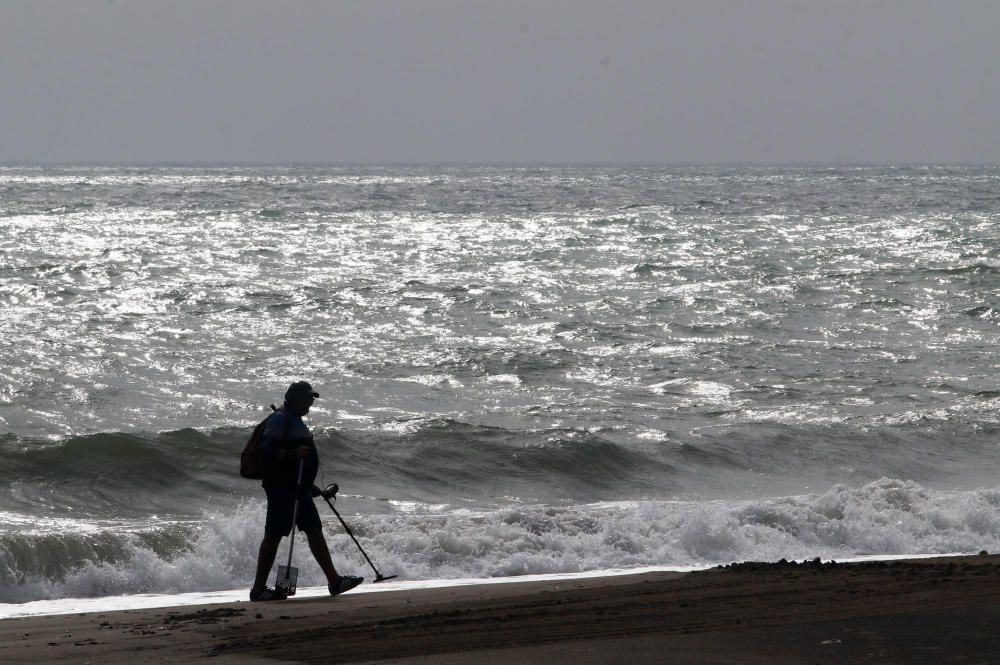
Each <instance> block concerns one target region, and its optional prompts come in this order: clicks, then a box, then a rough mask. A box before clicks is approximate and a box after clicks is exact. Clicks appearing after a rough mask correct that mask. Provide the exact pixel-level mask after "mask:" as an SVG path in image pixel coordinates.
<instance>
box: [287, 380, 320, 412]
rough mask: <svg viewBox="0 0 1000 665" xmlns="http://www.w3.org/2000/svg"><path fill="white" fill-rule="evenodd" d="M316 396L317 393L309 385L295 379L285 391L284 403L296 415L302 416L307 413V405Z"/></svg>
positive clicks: (309, 404)
mask: <svg viewBox="0 0 1000 665" xmlns="http://www.w3.org/2000/svg"><path fill="white" fill-rule="evenodd" d="M317 397H319V393H318V392H316V391H314V390H313V389H312V386H311V385H309V384H308V383H307V382H305V381H296V382H295V383H293V384H292V385H290V386H288V390H286V391H285V404H287V405H288V407H289V408H290V409H291V410H292V411H294V412H295V413H297V414H298V415H300V416H304V415H306V414H307V413H309V407H311V406H312V403H313V400H314V399H316V398H317Z"/></svg>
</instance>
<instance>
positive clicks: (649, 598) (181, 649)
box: [0, 555, 1000, 665]
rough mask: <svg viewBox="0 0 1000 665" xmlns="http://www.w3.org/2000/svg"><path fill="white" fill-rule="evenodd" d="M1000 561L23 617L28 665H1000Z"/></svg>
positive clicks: (21, 637)
mask: <svg viewBox="0 0 1000 665" xmlns="http://www.w3.org/2000/svg"><path fill="white" fill-rule="evenodd" d="M998 625H1000V556H997V555H980V556H969V557H949V558H935V559H916V560H906V561H887V562H866V563H849V564H841V563H822V564H821V563H818V562H799V563H794V562H792V563H774V564H758V563H744V564H736V565H733V566H728V567H725V568H716V569H712V570H708V571H702V572H694V573H645V574H640V575H625V576H617V577H603V578H591V579H580V580H558V581H548V582H528V583H510V584H496V585H479V586H465V587H453V588H442V589H422V590H415V591H393V592H387V593H379V594H353V595H352V594H347V595H344V596H341V597H338V598H308V599H302V600H294V599H293V600H290V601H285V602H279V603H257V604H251V603H249V602H240V603H230V604H222V605H208V606H203V607H183V608H159V609H149V610H133V611H127V610H126V611H117V612H103V613H92V614H77V615H61V616H44V617H31V618H20V619H8V620H5V621H2V622H0V662H2V663H5V664H14V663H76V664H81V663H93V664H95V665H96V664H97V663H101V664H111V663H167V662H169V663H195V662H215V663H275V662H282V663H317V664H318V663H400V664H402V663H405V664H407V665H417V664H425V663H449V664H451V663H454V664H458V663H471V662H477V663H539V664H542V663H544V664H545V665H549V664H551V663H553V662H573V663H581V664H589V663H629V664H630V665H642V664H645V663H691V664H699V665H701V664H706V665H707V664H719V665H722V664H737V663H739V664H747V665H757V664H760V665H764V664H768V665H784V664H789V665H791V664H808V665H812V664H816V663H821V664H823V665H837V664H845V665H846V664H848V663H851V664H855V665H857V664H860V663H899V664H904V663H905V664H906V665H920V664H922V663H927V664H928V665H929V664H932V663H933V664H940V663H969V664H973V663H975V664H986V663H998V662H1000V631H997V626H998Z"/></svg>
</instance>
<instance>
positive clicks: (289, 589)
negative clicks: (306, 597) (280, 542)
mask: <svg viewBox="0 0 1000 665" xmlns="http://www.w3.org/2000/svg"><path fill="white" fill-rule="evenodd" d="M305 465H306V461H305V460H304V459H301V460H299V480H298V482H297V483H296V485H295V503H294V504H292V530H291V531H290V532H289V534H288V565H287V566H278V578H277V579H276V580H275V581H274V588H275V590H276V591H283V592H284V593H285V595H287V596H294V595H295V586H296V584H297V583H298V581H299V569H298V568H293V567H292V550H294V549H295V521H296V520H297V519H298V517H299V492H300V491H301V490H302V470H303V468H305Z"/></svg>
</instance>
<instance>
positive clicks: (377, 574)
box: [323, 496, 396, 582]
mask: <svg viewBox="0 0 1000 665" xmlns="http://www.w3.org/2000/svg"><path fill="white" fill-rule="evenodd" d="M323 499H324V500H325V501H326V505H328V506H330V510H332V511H333V514H334V515H336V516H337V519H338V520H340V525H341V526H342V527H344V531H346V532H347V535H348V536H350V537H351V540H353V541H354V544H355V545H357V546H358V550H360V551H361V556H363V557H364V558H365V561H367V562H368V565H369V566H371V567H372V570H373V571H375V581H376V582H381V581H383V580H391V579H393V578H394V577H396V576H395V575H388V576H386V575H383V574H382V573H380V572H379V571H378V568H376V567H375V564H374V563H372V560H371V559H369V558H368V554H367V553H366V552H365V548H363V547H361V543H359V542H358V539H357V538H355V537H354V533H353V532H352V531H351V527H349V526H347V522H345V521H344V518H343V517H341V516H340V513H338V512H337V509H336V508H334V507H333V503H332V502H331V501H330V498H329V497H326V496H324V497H323Z"/></svg>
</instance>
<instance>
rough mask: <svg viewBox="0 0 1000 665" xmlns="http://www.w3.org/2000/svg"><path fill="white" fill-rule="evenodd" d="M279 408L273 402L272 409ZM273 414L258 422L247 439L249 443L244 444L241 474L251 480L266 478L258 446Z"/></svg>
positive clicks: (241, 457) (241, 456)
mask: <svg viewBox="0 0 1000 665" xmlns="http://www.w3.org/2000/svg"><path fill="white" fill-rule="evenodd" d="M277 410H278V408H277V407H276V406H274V405H273V404H272V405H271V411H277ZM273 415H274V414H273V413H270V414H268V416H267V418H264V420H262V421H260V422H259V423H257V426H256V427H254V428H253V434H251V435H250V438H249V439H248V440H247V445H245V446H243V453H242V454H241V455H240V475H241V476H243V477H244V478H249V479H250V480H262V479H263V478H264V469H262V468H261V465H260V463H259V462H258V461H257V448H258V447H259V446H260V439H261V437H262V436H263V435H264V428H265V427H266V426H267V421H268V420H270V419H271V416H273Z"/></svg>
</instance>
